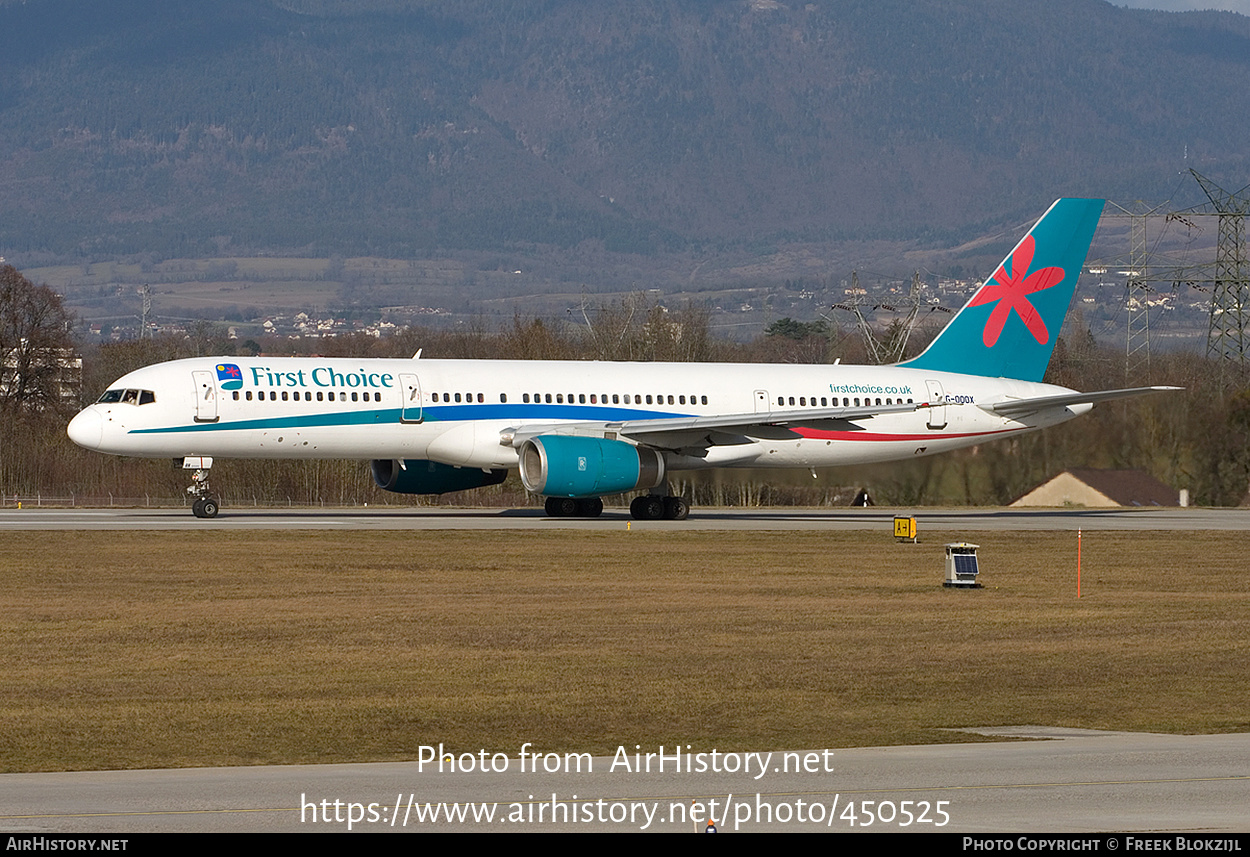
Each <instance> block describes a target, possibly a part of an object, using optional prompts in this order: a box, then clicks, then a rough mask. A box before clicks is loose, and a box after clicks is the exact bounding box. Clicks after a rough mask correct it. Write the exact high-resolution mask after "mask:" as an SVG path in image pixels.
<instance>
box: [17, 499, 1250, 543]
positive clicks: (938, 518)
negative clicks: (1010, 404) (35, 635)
mask: <svg viewBox="0 0 1250 857" xmlns="http://www.w3.org/2000/svg"><path fill="white" fill-rule="evenodd" d="M896 514H897V515H914V516H915V517H916V522H917V527H918V528H919V531H920V534H921V536H922V537H923V535H924V532H925V531H926V530H929V529H937V530H952V529H958V530H968V531H972V532H976V531H984V530H992V531H1010V530H1058V531H1073V532H1075V531H1076V530H1077V529H1082V530H1150V531H1173V530H1175V531H1184V530H1228V531H1237V532H1242V531H1245V530H1248V529H1250V509H1207V508H1202V509H1200V508H1188V509H1041V510H1032V509H1030V510H1024V509H1008V508H988V509H971V508H958V509H932V508H917V509H907V508H899V509H887V508H868V509H792V508H769V509H698V508H696V509H694V510H692V511H691V513H690V518H689V519H688V520H685V521H634V520H631V519H630V517H629V515H628V513H626V512H625V510H623V509H608V510H606V511H605V512H604V513H603V516H602V517H600V518H593V519H584V518H549V517H547V516H546V515H545V514H544V513H543V512H542V510H540V509H450V508H438V507H413V508H403V509H396V508H394V507H372V508H364V507H359V506H356V507H345V508H298V507H295V508H287V509H254V508H238V509H232V508H230V507H226V508H224V509H222V512H221V515H220V516H219V517H217V518H214V519H212V520H202V519H199V518H196V517H194V516H192V515H191V513H190V512H189V511H188V510H184V509H119V508H113V509H47V508H43V509H30V508H27V509H14V508H8V509H0V531H4V530H192V529H207V530H214V531H216V530H274V529H276V530H370V529H374V530H535V529H538V530H550V529H568V530H615V529H625V528H626V527H629V528H631V529H634V530H679V531H680V530H758V531H768V530H886V531H890V530H891V528H892V522H893V518H894V516H895V515H896Z"/></svg>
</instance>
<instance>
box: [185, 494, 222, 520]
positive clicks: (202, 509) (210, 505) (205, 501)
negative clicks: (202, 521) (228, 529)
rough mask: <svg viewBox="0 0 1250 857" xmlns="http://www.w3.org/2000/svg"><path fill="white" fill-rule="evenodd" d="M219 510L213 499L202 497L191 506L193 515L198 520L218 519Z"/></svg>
mask: <svg viewBox="0 0 1250 857" xmlns="http://www.w3.org/2000/svg"><path fill="white" fill-rule="evenodd" d="M219 508H220V507H219V506H218V505H217V501H216V500H214V499H213V498H212V497H200V498H198V499H197V500H196V501H195V502H194V503H192V504H191V514H193V515H195V517H197V518H216V517H217V511H218V509H219Z"/></svg>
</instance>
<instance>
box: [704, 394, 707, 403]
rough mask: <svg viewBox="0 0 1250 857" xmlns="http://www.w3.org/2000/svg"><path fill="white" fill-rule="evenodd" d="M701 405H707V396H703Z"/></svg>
mask: <svg viewBox="0 0 1250 857" xmlns="http://www.w3.org/2000/svg"><path fill="white" fill-rule="evenodd" d="M703 404H705V405H706V404H707V396H704V397H703Z"/></svg>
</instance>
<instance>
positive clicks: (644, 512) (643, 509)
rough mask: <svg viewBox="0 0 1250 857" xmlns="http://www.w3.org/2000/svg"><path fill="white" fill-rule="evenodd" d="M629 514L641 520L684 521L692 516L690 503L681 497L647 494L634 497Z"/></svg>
mask: <svg viewBox="0 0 1250 857" xmlns="http://www.w3.org/2000/svg"><path fill="white" fill-rule="evenodd" d="M629 514H630V515H631V516H632V517H634V518H635V519H637V520H639V521H659V520H665V521H684V520H686V518H688V517H689V516H690V504H689V503H687V502H686V501H685V500H683V499H682V498H681V497H661V496H660V495H659V494H647V495H646V496H643V497H635V498H634V501H633V502H632V503H630V504H629Z"/></svg>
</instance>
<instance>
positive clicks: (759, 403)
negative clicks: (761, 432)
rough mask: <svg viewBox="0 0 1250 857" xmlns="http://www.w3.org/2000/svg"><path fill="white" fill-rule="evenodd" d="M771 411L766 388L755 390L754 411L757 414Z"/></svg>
mask: <svg viewBox="0 0 1250 857" xmlns="http://www.w3.org/2000/svg"><path fill="white" fill-rule="evenodd" d="M771 411H772V404H771V403H770V402H769V401H768V391H767V390H756V391H755V412H756V413H757V414H767V413H770V412H771Z"/></svg>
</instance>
